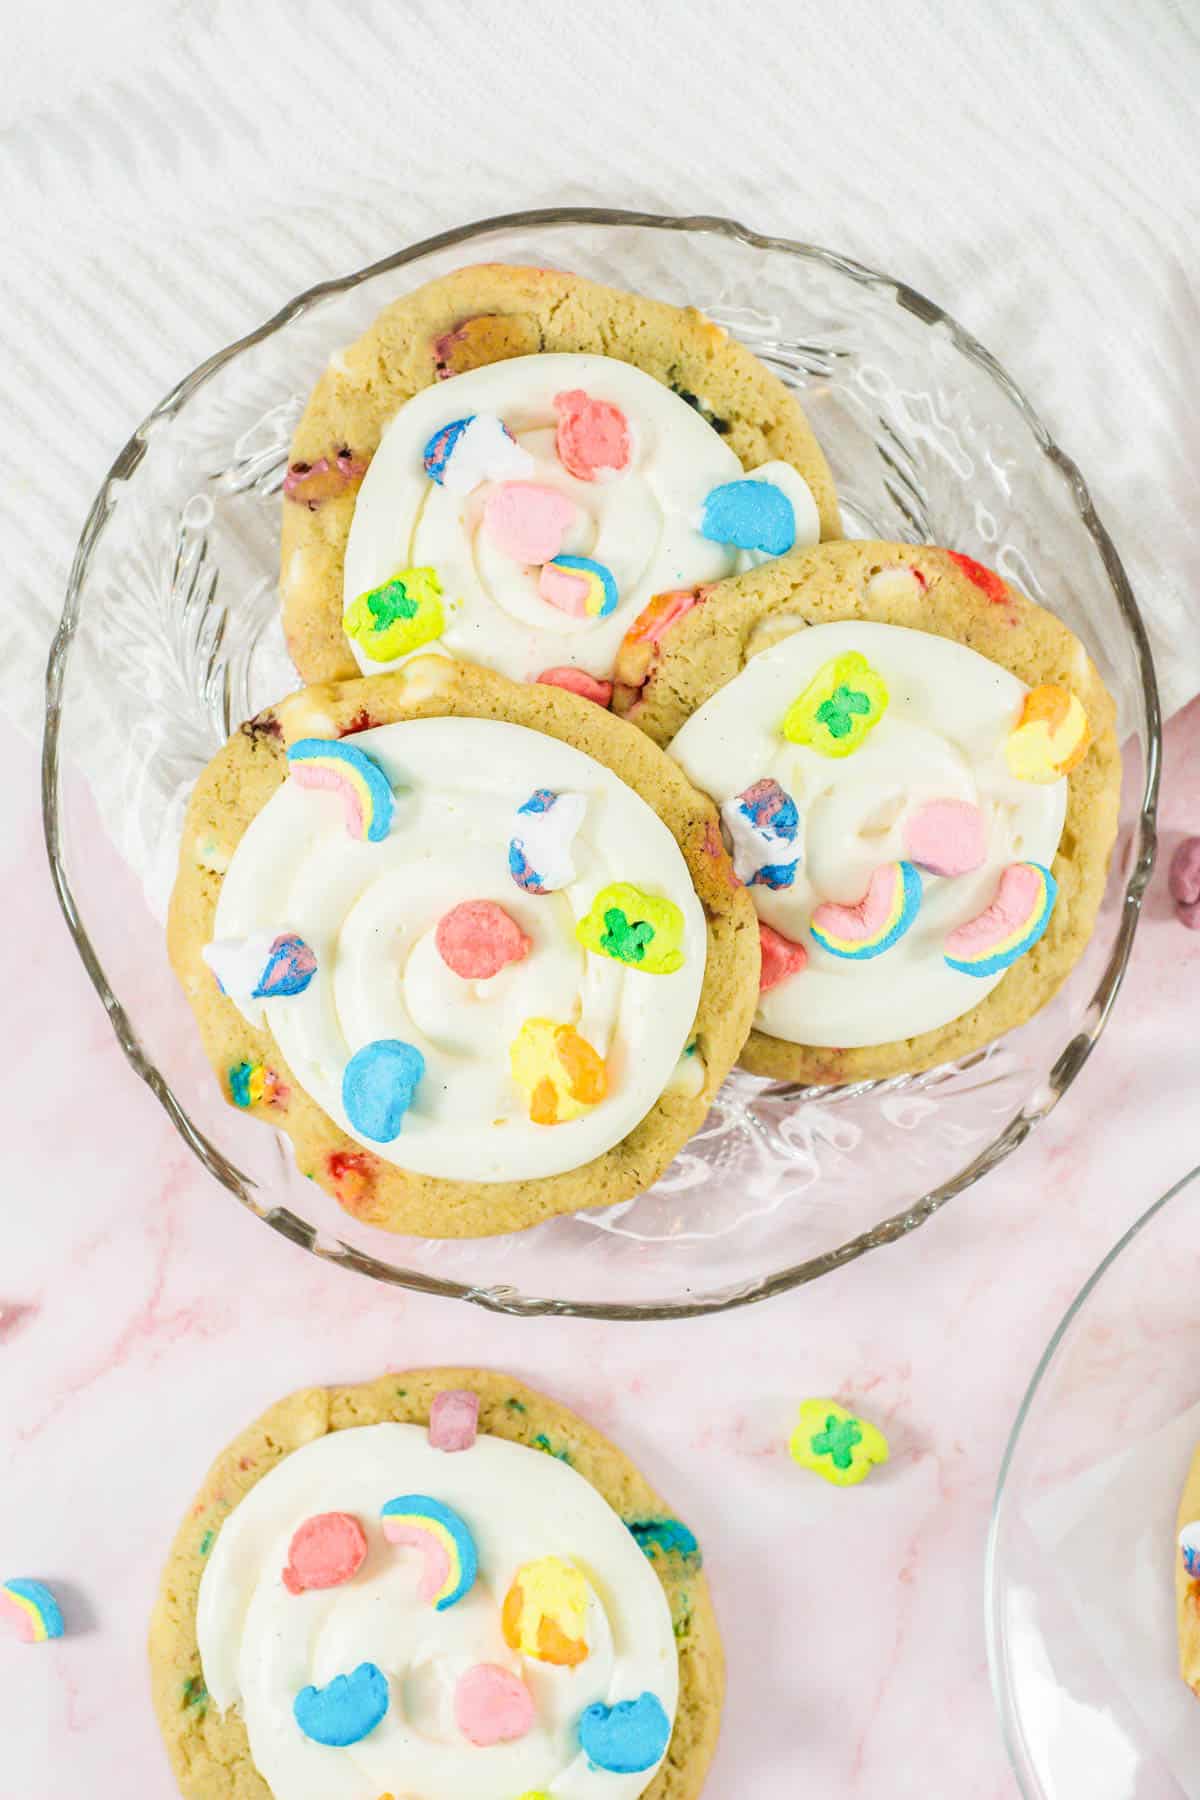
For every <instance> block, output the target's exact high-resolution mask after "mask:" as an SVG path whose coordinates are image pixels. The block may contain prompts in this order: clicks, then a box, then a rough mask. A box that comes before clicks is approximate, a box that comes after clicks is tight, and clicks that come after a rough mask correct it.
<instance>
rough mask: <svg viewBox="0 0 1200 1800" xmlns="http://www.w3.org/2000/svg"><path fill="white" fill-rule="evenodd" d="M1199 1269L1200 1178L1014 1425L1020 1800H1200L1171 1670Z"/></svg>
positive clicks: (1006, 1505) (991, 1600) (1001, 1702)
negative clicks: (1183, 1774) (1182, 1774)
mask: <svg viewBox="0 0 1200 1800" xmlns="http://www.w3.org/2000/svg"><path fill="white" fill-rule="evenodd" d="M1164 1269H1170V1271H1171V1278H1170V1280H1169V1281H1165V1280H1164V1278H1163V1271H1164ZM1198 1271H1200V1169H1196V1170H1193V1171H1192V1173H1191V1174H1190V1175H1188V1176H1185V1177H1184V1179H1183V1180H1182V1181H1180V1182H1179V1183H1178V1184H1177V1185H1176V1186H1175V1187H1173V1188H1172V1189H1171V1191H1170V1192H1169V1193H1168V1194H1165V1195H1164V1196H1163V1198H1162V1199H1161V1200H1159V1201H1157V1202H1156V1203H1155V1205H1154V1206H1152V1207H1151V1208H1150V1210H1149V1212H1147V1213H1146V1214H1145V1215H1144V1216H1143V1217H1142V1218H1141V1219H1139V1220H1138V1222H1137V1224H1136V1225H1134V1226H1133V1227H1132V1228H1131V1229H1130V1230H1129V1231H1127V1232H1126V1234H1125V1236H1124V1237H1123V1238H1122V1239H1121V1240H1120V1242H1119V1243H1118V1244H1117V1245H1116V1246H1115V1247H1114V1248H1113V1249H1112V1250H1110V1252H1109V1253H1108V1255H1107V1256H1106V1257H1105V1259H1104V1261H1103V1262H1102V1263H1101V1264H1100V1267H1099V1268H1098V1269H1097V1270H1096V1272H1095V1274H1094V1275H1093V1276H1092V1277H1091V1279H1090V1280H1089V1281H1088V1282H1087V1284H1086V1285H1085V1286H1084V1288H1083V1289H1082V1291H1081V1292H1080V1293H1079V1295H1078V1296H1077V1297H1076V1299H1075V1301H1074V1302H1073V1304H1072V1305H1071V1307H1070V1309H1069V1310H1068V1312H1067V1315H1066V1317H1065V1318H1064V1319H1063V1321H1062V1324H1061V1325H1060V1326H1059V1327H1058V1330H1057V1331H1056V1332H1055V1333H1054V1336H1053V1337H1052V1338H1051V1340H1050V1344H1049V1346H1048V1348H1047V1350H1046V1352H1045V1355H1044V1356H1043V1357H1042V1360H1041V1362H1040V1363H1039V1365H1038V1368H1037V1372H1036V1374H1035V1375H1034V1378H1033V1381H1032V1382H1031V1384H1030V1387H1029V1392H1028V1393H1027V1394H1026V1396H1025V1399H1024V1401H1023V1403H1022V1405H1021V1409H1020V1411H1019V1413H1018V1414H1017V1422H1016V1424H1015V1425H1014V1426H1013V1432H1012V1437H1011V1438H1010V1439H1009V1443H1008V1449H1007V1451H1006V1452H1005V1456H1004V1462H1003V1465H1002V1466H1001V1470H1000V1480H999V1483H998V1485H997V1488H996V1501H995V1506H994V1509H993V1513H992V1528H991V1536H990V1538H989V1542H988V1553H987V1571H986V1597H985V1599H986V1609H987V1633H988V1661H989V1663H990V1666H991V1672H992V1685H993V1689H994V1691H995V1696H996V1704H997V1706H998V1707H999V1710H1000V1719H1001V1724H1002V1726H1003V1730H1004V1737H1005V1741H1006V1743H1007V1745H1008V1750H1009V1754H1010V1756H1011V1758H1012V1763H1013V1767H1014V1769H1015V1770H1016V1774H1017V1779H1018V1782H1019V1785H1020V1788H1021V1791H1022V1793H1023V1794H1024V1795H1025V1796H1026V1800H1081V1797H1083V1796H1086V1800H1183V1797H1184V1796H1187V1795H1189V1794H1190V1795H1191V1796H1193V1797H1194V1796H1196V1795H1197V1794H1200V1702H1198V1701H1197V1700H1195V1699H1193V1698H1192V1697H1191V1696H1190V1695H1189V1694H1188V1692H1187V1689H1186V1688H1185V1687H1184V1686H1183V1683H1182V1682H1181V1680H1180V1678H1179V1676H1178V1673H1177V1672H1176V1655H1175V1596H1174V1588H1173V1585H1172V1584H1173V1556H1172V1545H1173V1543H1174V1537H1175V1513H1176V1508H1177V1506H1178V1504H1179V1497H1180V1493H1181V1491H1182V1487H1183V1481H1184V1477H1185V1475H1186V1473H1187V1469H1188V1465H1189V1462H1190V1460H1191V1454H1192V1450H1193V1449H1194V1447H1195V1445H1196V1443H1198V1442H1200V1312H1198V1311H1197V1307H1196V1289H1195V1288H1194V1286H1193V1285H1192V1276H1193V1275H1194V1274H1196V1273H1197V1272H1198ZM1188 1415H1192V1416H1191V1417H1189V1416H1188ZM1102 1494H1103V1496H1104V1497H1102ZM1118 1505H1120V1510H1118ZM1180 1768H1184V1769H1186V1771H1187V1777H1188V1780H1189V1781H1190V1784H1191V1785H1190V1786H1184V1785H1182V1783H1181V1781H1180V1779H1179V1777H1178V1774H1177V1773H1176V1771H1177V1770H1178V1769H1180Z"/></svg>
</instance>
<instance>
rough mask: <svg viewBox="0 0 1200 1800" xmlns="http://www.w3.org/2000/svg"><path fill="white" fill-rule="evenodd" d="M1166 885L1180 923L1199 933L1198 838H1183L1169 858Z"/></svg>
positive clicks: (1199, 854)
mask: <svg viewBox="0 0 1200 1800" xmlns="http://www.w3.org/2000/svg"><path fill="white" fill-rule="evenodd" d="M1167 885H1168V887H1169V888H1170V891H1171V898H1172V900H1173V901H1174V902H1175V911H1176V912H1177V913H1178V915H1179V920H1180V923H1181V924H1183V925H1186V926H1187V928H1188V930H1189V931H1200V837H1189V838H1184V840H1183V842H1182V844H1180V846H1179V848H1178V849H1177V850H1176V852H1175V854H1174V856H1173V857H1172V858H1171V872H1170V874H1169V875H1168V877H1167Z"/></svg>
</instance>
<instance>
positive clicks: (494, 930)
mask: <svg viewBox="0 0 1200 1800" xmlns="http://www.w3.org/2000/svg"><path fill="white" fill-rule="evenodd" d="M434 942H435V944H436V945H437V949H438V955H439V956H440V957H441V959H442V961H443V962H444V963H445V965H446V967H447V968H448V969H450V970H451V971H452V972H453V973H454V974H455V975H461V977H462V979H463V980H464V981H490V980H491V978H492V976H493V975H498V974H499V973H500V971H501V969H507V968H508V967H509V965H510V964H511V963H519V962H523V961H524V960H525V958H526V957H527V956H528V955H529V952H530V949H531V948H532V944H531V940H530V939H529V938H527V937H526V935H525V933H524V932H523V931H522V930H521V927H520V926H519V925H518V924H517V922H516V920H515V919H514V918H513V917H512V916H511V915H510V914H509V913H506V912H505V910H504V908H503V907H502V906H500V905H499V904H498V903H497V902H496V901H495V900H464V901H463V902H462V903H461V905H459V906H453V907H451V909H450V911H449V912H448V913H443V914H442V916H441V918H440V919H439V920H438V925H437V931H436V933H435V934H434Z"/></svg>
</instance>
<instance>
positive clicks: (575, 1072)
mask: <svg viewBox="0 0 1200 1800" xmlns="http://www.w3.org/2000/svg"><path fill="white" fill-rule="evenodd" d="M168 939H169V948H170V953H171V958H172V962H173V965H174V967H175V970H176V973H177V974H178V976H179V979H180V981H181V982H182V984H183V986H184V989H185V992H186V994H187V997H188V999H189V1001H190V1002H191V1005H192V1007H193V1010H194V1011H195V1014H196V1017H197V1020H198V1022H199V1025H200V1029H201V1033H202V1035H203V1038H204V1042H205V1047H206V1049H207V1052H208V1054H209V1057H210V1059H211V1061H212V1063H213V1066H214V1068H215V1070H216V1072H217V1074H218V1077H219V1079H220V1081H221V1085H222V1089H223V1091H224V1093H225V1095H226V1097H227V1098H228V1100H229V1101H230V1102H231V1103H232V1104H233V1105H234V1106H237V1107H239V1108H241V1109H243V1110H246V1111H248V1112H250V1113H252V1114H254V1115H255V1116H256V1117H259V1118H261V1119H263V1120H265V1121H266V1122H268V1123H270V1124H272V1125H275V1126H277V1127H278V1128H279V1129H280V1130H282V1131H285V1132H287V1134H288V1135H289V1137H290V1138H291V1139H292V1142H293V1145H294V1148H295V1152H296V1158H297V1163H298V1166H299V1168H300V1169H301V1171H302V1172H303V1173H304V1174H306V1175H311V1176H313V1177H314V1178H315V1179H316V1180H317V1181H319V1182H320V1183H321V1184H322V1185H323V1186H324V1187H326V1188H327V1189H329V1191H330V1192H332V1193H333V1194H335V1195H336V1197H337V1198H338V1200H339V1201H340V1202H341V1204H342V1205H343V1206H344V1207H345V1208H346V1209H347V1210H348V1211H349V1212H352V1213H353V1214H354V1215H355V1216H356V1217H357V1218H360V1219H362V1220H364V1221H365V1222H367V1223H370V1224H374V1225H380V1226H383V1227H384V1228H385V1229H388V1230H392V1231H403V1232H415V1233H419V1234H421V1235H425V1236H452V1237H459V1236H462V1237H470V1236H483V1235H488V1234H491V1233H496V1232H504V1231H512V1230H516V1229H520V1228H522V1227H524V1226H528V1225H533V1224H536V1223H538V1222H539V1221H541V1220H543V1219H546V1218H549V1217H551V1216H552V1215H553V1214H556V1213H560V1212H572V1211H575V1210H576V1209H578V1208H580V1207H585V1206H606V1205H610V1204H612V1203H613V1202H615V1201H618V1200H624V1199H628V1198H630V1197H631V1196H632V1195H634V1194H636V1193H639V1192H641V1190H642V1189H643V1188H645V1187H648V1186H650V1185H651V1183H652V1182H653V1181H655V1180H656V1179H657V1177H658V1175H659V1174H660V1173H661V1172H662V1171H663V1169H665V1168H666V1166H667V1164H668V1163H669V1162H670V1160H671V1158H672V1157H673V1156H674V1155H675V1152H676V1151H677V1150H678V1149H679V1148H680V1147H681V1146H682V1145H683V1144H684V1143H685V1142H686V1140H687V1138H688V1137H690V1136H691V1134H692V1133H693V1132H694V1131H695V1130H696V1129H697V1128H698V1126H699V1125H700V1123H701V1121H702V1120H703V1118H704V1115H705V1112H706V1110H707V1108H708V1106H709V1104H710V1102H711V1100H712V1098H713V1096H714V1095H715V1093H716V1091H717V1088H718V1087H719V1086H720V1084H721V1081H722V1080H723V1079H724V1076H725V1075H726V1073H727V1072H728V1070H729V1067H730V1065H731V1064H732V1063H733V1061H734V1059H735V1058H736V1056H737V1053H738V1051H739V1049H740V1048H741V1045H742V1042H743V1040H744V1038H745V1035H746V1032H747V1031H748V1029H749V1026H750V1020H751V1017H752V1015H753V1011H754V1004H755V997H756V992H757V985H758V959H759V950H758V943H757V934H756V932H755V928H754V913H753V909H752V907H751V905H750V903H749V900H748V899H747V897H746V895H745V894H744V893H742V892H741V891H740V890H739V889H738V887H737V884H736V882H734V880H733V877H732V871H731V869H730V865H729V859H728V857H727V855H726V853H725V850H724V848H723V846H722V844H721V839H720V832H719V829H718V826H717V820H716V815H715V813H714V812H713V809H712V806H711V803H710V802H709V801H708V800H706V799H705V798H704V796H703V795H701V794H698V793H697V792H696V791H695V790H694V789H693V788H692V787H691V786H690V785H689V784H688V782H687V781H686V780H685V779H684V777H683V776H682V774H681V773H680V771H679V769H678V768H677V766H676V765H675V764H674V763H672V762H671V760H670V759H669V758H668V757H666V756H664V755H663V753H662V752H661V751H660V750H658V749H657V748H656V746H654V745H653V744H651V743H650V741H649V740H648V739H647V738H646V737H645V736H644V735H643V734H642V733H640V732H638V731H635V730H634V729H633V728H632V727H630V726H629V725H627V724H625V723H624V722H623V721H621V720H619V719H614V718H613V717H612V715H611V714H609V713H606V712H603V711H601V709H600V708H599V707H596V706H593V705H591V704H590V703H589V702H587V701H585V700H581V699H579V698H577V697H576V696H575V695H573V694H568V693H564V692H562V691H561V690H559V689H556V688H553V687H543V686H517V685H516V684H514V683H511V682H508V681H506V680H505V679H504V678H503V677H502V676H499V675H494V674H492V673H491V672H490V671H486V670H482V669H475V668H471V667H468V666H467V665H465V664H459V663H452V662H449V661H447V660H445V659H443V658H436V657H425V658H419V659H417V660H415V661H413V662H410V663H408V664H407V665H406V666H405V668H404V669H401V670H398V671H396V672H394V673H392V674H388V675H382V676H376V677H374V678H373V679H371V680H365V681H351V682H346V683H342V684H330V685H328V686H325V687H318V688H310V689H307V690H304V691H303V692H301V693H299V694H297V695H293V696H292V697H290V698H289V699H288V700H285V701H283V702H281V703H280V705H278V706H277V707H273V708H271V709H269V710H268V711H266V712H265V713H262V714H260V715H259V716H258V718H256V719H254V720H252V721H250V723H249V724H247V725H245V726H243V727H242V729H241V730H240V731H239V732H237V733H236V734H235V735H234V737H233V738H232V739H231V740H230V742H229V743H228V744H227V745H226V747H225V748H224V749H223V750H222V751H221V752H220V754H219V755H218V756H217V757H216V758H215V759H214V761H213V763H212V764H211V765H210V766H209V768H208V770H207V771H206V773H205V774H204V775H203V776H202V777H201V779H200V781H199V783H198V784H197V787H196V790H195V793H194V795H193V798H192V801H191V805H190V809H189V812H188V816H187V820H186V823H185V828H184V837H183V844H182V848H181V855H180V865H179V875H178V879H177V882H176V887H175V892H174V895H173V898H172V903H171V911H170V918H169V923H168Z"/></svg>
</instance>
